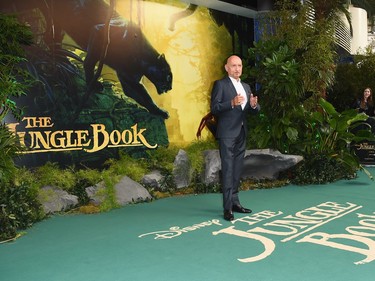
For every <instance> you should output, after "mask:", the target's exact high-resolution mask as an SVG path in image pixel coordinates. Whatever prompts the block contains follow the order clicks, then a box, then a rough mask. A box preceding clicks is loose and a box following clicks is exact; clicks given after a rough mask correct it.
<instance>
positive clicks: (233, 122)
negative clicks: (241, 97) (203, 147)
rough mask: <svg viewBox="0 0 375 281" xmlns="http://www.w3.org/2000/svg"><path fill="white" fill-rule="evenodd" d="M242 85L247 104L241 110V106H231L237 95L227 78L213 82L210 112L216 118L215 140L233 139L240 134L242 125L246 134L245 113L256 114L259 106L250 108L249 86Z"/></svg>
mask: <svg viewBox="0 0 375 281" xmlns="http://www.w3.org/2000/svg"><path fill="white" fill-rule="evenodd" d="M241 83H242V86H243V87H244V89H245V92H246V94H247V103H246V106H245V108H244V110H242V108H241V105H237V106H235V107H234V108H232V106H231V100H232V99H233V98H234V97H235V96H236V95H237V92H236V89H235V88H234V85H233V83H232V81H231V80H230V78H229V77H225V78H223V79H221V80H217V81H215V82H214V85H213V88H212V92H211V112H212V114H213V115H215V116H216V120H217V129H216V137H217V138H235V137H237V136H238V135H239V134H240V131H241V127H242V124H243V126H244V129H245V133H247V126H246V113H248V112H249V111H253V112H258V111H259V110H260V106H259V105H257V107H256V108H255V109H253V108H251V106H250V94H251V89H250V86H249V85H248V84H246V83H243V82H241Z"/></svg>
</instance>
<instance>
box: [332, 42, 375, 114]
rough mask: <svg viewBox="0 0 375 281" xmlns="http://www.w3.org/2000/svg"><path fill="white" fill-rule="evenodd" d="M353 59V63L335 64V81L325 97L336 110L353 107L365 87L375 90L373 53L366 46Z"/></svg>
mask: <svg viewBox="0 0 375 281" xmlns="http://www.w3.org/2000/svg"><path fill="white" fill-rule="evenodd" d="M353 59H354V62H353V63H341V64H338V65H337V69H336V77H335V83H334V85H333V87H332V89H331V90H330V91H329V94H328V97H327V100H328V101H329V102H331V103H332V104H333V105H334V107H335V108H336V109H337V110H338V111H343V110H346V109H349V108H353V105H354V102H355V101H356V99H358V98H360V97H362V95H363V90H364V89H365V88H367V87H370V88H371V89H372V90H373V91H375V75H374V71H375V53H374V52H373V51H372V49H371V48H368V49H366V50H365V53H364V54H363V55H356V56H354V58H353Z"/></svg>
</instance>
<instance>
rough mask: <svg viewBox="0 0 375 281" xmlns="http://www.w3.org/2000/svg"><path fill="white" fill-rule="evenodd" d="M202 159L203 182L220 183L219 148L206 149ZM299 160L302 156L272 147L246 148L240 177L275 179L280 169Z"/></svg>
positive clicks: (288, 166) (286, 167) (285, 168)
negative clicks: (285, 152) (283, 152)
mask: <svg viewBox="0 0 375 281" xmlns="http://www.w3.org/2000/svg"><path fill="white" fill-rule="evenodd" d="M204 160H205V171H204V175H203V181H204V183H205V184H217V183H220V171H221V160H220V154H219V150H206V151H205V152H204ZM301 160H303V157H302V156H299V155H288V154H282V153H280V152H279V151H277V150H272V149H251V150H246V152H245V156H244V168H243V171H242V179H255V180H259V179H270V180H276V179H277V178H278V176H279V173H280V172H281V171H285V170H287V169H288V168H290V167H292V166H294V165H296V164H297V163H298V162H300V161H301Z"/></svg>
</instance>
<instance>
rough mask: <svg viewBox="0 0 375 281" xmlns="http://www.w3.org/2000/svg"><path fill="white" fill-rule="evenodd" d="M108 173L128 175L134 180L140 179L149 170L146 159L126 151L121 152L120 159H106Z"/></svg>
mask: <svg viewBox="0 0 375 281" xmlns="http://www.w3.org/2000/svg"><path fill="white" fill-rule="evenodd" d="M106 164H107V165H108V166H109V167H108V173H110V174H113V175H126V176H128V177H129V178H131V179H132V180H134V181H138V182H139V181H140V180H141V179H142V177H143V176H144V175H145V174H146V172H147V163H146V160H145V159H142V158H133V157H131V156H129V155H127V154H125V153H121V154H120V158H119V159H116V160H115V159H110V160H108V161H106Z"/></svg>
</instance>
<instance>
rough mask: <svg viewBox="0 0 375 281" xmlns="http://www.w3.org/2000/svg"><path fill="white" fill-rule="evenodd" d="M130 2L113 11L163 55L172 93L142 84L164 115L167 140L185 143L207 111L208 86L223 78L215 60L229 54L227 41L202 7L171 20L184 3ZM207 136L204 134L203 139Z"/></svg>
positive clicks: (120, 1)
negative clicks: (137, 27) (134, 25)
mask: <svg viewBox="0 0 375 281" xmlns="http://www.w3.org/2000/svg"><path fill="white" fill-rule="evenodd" d="M135 2H137V1H131V0H118V1H117V6H116V10H117V11H118V12H119V13H120V14H121V15H122V16H123V17H125V18H128V19H132V20H133V21H134V22H136V23H137V24H140V27H141V29H142V31H143V33H144V34H145V36H146V37H147V39H148V40H149V41H150V43H151V44H152V45H153V46H154V47H155V49H156V50H158V52H160V53H163V54H165V57H166V59H167V61H168V63H169V64H170V66H171V70H172V73H173V85H172V90H170V91H169V92H168V93H166V94H163V95H158V94H157V92H156V90H155V89H154V87H153V85H152V84H151V83H150V82H149V81H148V80H147V79H146V78H143V81H142V82H143V83H144V85H145V86H146V87H147V89H148V90H149V92H150V94H151V96H152V98H153V99H154V101H155V103H156V104H158V105H159V106H160V107H162V108H164V109H166V110H167V111H168V112H169V115H170V117H169V118H168V119H167V120H166V125H167V130H168V136H169V140H170V142H171V143H188V142H191V141H193V140H195V139H196V136H195V134H196V130H197V128H198V125H199V123H200V120H201V118H202V117H203V116H204V115H205V114H206V113H208V112H209V100H210V97H209V95H210V90H211V86H212V82H213V81H214V80H215V79H218V78H220V77H221V75H223V70H224V68H223V66H222V65H220V64H218V62H219V63H221V62H222V61H223V59H224V58H225V57H226V56H227V55H228V54H229V53H230V51H231V37H230V35H229V33H228V31H227V30H226V29H225V28H224V27H223V26H218V25H217V24H216V23H215V22H214V21H213V20H212V18H211V16H210V14H209V12H208V9H206V8H203V7H198V8H197V9H196V10H195V11H194V12H193V13H192V14H190V15H188V16H186V17H182V18H180V19H179V20H177V21H176V22H173V19H175V17H174V16H175V15H176V14H178V13H181V12H183V11H184V10H185V9H186V8H187V7H188V4H186V3H183V2H181V1H174V3H175V5H173V6H172V5H171V4H170V3H171V1H158V2H159V3H155V2H152V1H139V2H140V5H134V3H135ZM163 2H165V4H163ZM167 3H168V4H167ZM207 135H208V132H207V131H204V132H203V138H204V137H205V136H207Z"/></svg>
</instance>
